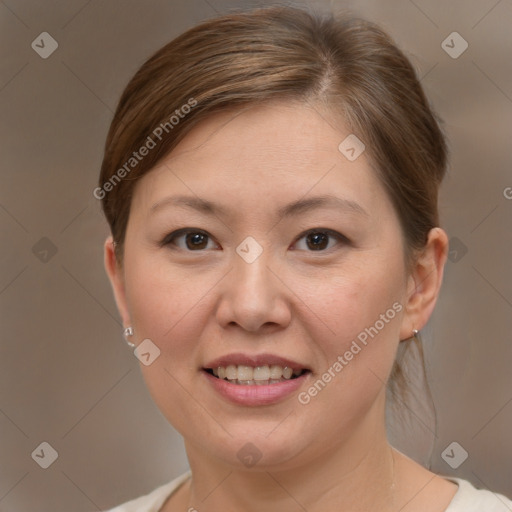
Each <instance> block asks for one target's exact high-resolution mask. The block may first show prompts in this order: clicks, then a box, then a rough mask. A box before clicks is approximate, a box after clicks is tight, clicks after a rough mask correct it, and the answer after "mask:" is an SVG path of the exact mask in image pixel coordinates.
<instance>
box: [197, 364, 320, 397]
mask: <svg viewBox="0 0 512 512" xmlns="http://www.w3.org/2000/svg"><path fill="white" fill-rule="evenodd" d="M241 364H243V363H241ZM273 364H281V363H273ZM220 366H224V364H221V365H220ZM248 366H252V363H251V364H250V365H248ZM201 373H202V374H203V375H204V376H205V378H206V379H207V381H208V382H209V383H210V384H211V385H212V387H213V389H214V390H215V391H217V392H218V393H219V394H220V395H222V396H223V397H224V398H227V399H228V400H229V401H231V402H233V403H235V404H237V405H245V406H257V405H270V404H274V403H277V402H279V401H281V400H283V399H284V398H286V397H287V396H289V395H291V394H292V393H293V392H295V391H297V389H298V388H299V387H300V386H302V384H303V383H304V381H305V379H307V378H308V376H309V375H310V372H305V373H303V374H302V375H300V376H299V377H297V378H295V379H290V380H286V381H283V382H279V383H276V384H266V385H256V384H255V385H244V384H231V382H228V381H227V380H223V379H219V378H217V377H215V376H214V375H211V374H210V373H208V372H207V371H204V370H203V371H202V372H201Z"/></svg>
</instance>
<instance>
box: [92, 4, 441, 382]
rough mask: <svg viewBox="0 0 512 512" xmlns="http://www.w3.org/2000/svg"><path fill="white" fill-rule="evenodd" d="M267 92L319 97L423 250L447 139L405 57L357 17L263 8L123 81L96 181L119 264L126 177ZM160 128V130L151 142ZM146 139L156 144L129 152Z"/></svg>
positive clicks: (170, 48) (129, 191) (183, 38)
mask: <svg viewBox="0 0 512 512" xmlns="http://www.w3.org/2000/svg"><path fill="white" fill-rule="evenodd" d="M276 99H277V100H279V99H283V100H296V101H304V102H310V101H316V102H321V103H323V104H324V105H329V106H330V108H331V110H334V111H335V112H339V113H340V116H341V119H343V121H344V122H345V123H346V124H347V125H348V127H349V128H350V130H351V131H352V132H353V133H355V134H356V135H357V137H358V138H360V139H361V140H362V141H363V142H364V144H365V146H366V152H367V153H366V154H367V155H368V157H369V160H370V162H371V163H372V166H373V167H374V169H375V172H376V173H377V174H378V176H379V177H380V179H381V180H382V183H383V184H384V185H385V187H386V190H387V192H388V194H389V196H390V198H391V200H392V203H393V205H394V208H395V209H396V211H397V213H398V217H399V219H400V223H401V226H402V232H403V237H404V240H405V244H404V245H405V247H406V257H407V258H408V259H410V256H411V255H413V254H414V252H415V251H417V250H421V249H422V248H423V247H424V245H425V243H426V240H427V235H428V232H429V230H430V229H431V228H433V227H435V226H437V225H438V224H439V219H438V210H437V195H438V188H439V185H440V183H441V180H442V178H443V175H444V173H445V169H446V160H447V146H446V142H445V139H444V137H443V134H442V132H441V130H440V128H439V125H438V121H437V119H436V116H435V114H434V113H433V112H432V110H431V108H430V107H429V104H428V101H427V99H426V97H425V94H424V92H423V90H422V87H421V85H420V83H419V80H418V78H417V76H416V73H415V71H414V69H413V68H412V66H411V63H410V62H409V60H408V59H407V58H406V57H405V55H404V54H403V53H402V52H401V51H400V50H399V49H398V48H397V47H396V45H395V44H394V42H393V41H392V39H391V38H390V37H389V36H388V35H387V34H386V33H385V32H384V31H383V30H381V29H380V28H379V27H378V26H376V25H375V24H373V23H371V22H368V21H366V20H363V19H360V18H356V17H352V16H348V15H342V16H333V15H326V16H320V15H313V14H311V13H309V12H307V11H304V10H301V9H297V8H290V7H270V8H264V9H256V10H252V11H250V12H239V13H232V14H229V15H225V16H222V17H218V18H216V19H212V20H209V21H206V22H203V23H201V24H200V25H198V26H196V27H193V28H191V29H190V30H188V31H186V32H185V33H183V34H182V35H180V36H179V37H177V38H176V39H174V40H173V41H171V42H170V43H168V44H167V45H166V46H164V47H163V48H161V49H160V50H158V51H157V52H156V53H155V54H154V55H153V56H152V57H151V58H150V59H149V60H147V62H145V63H144V64H143V65H142V67H141V68H140V69H139V70H138V71H137V73H136V74H135V76H134V77H133V78H132V79H131V81H130V82H129V84H128V85H127V87H126V89H125V90H124V92H123V94H122V96H121V99H120V101H119V105H118V107H117V110H116V112H115V117H114V120H113V121H112V124H111V126H110V131H109V133H108V137H107V141H106V148H105V155H104V159H103V164H102V167H101V175H100V181H99V187H98V189H96V190H97V191H98V190H99V191H101V192H100V193H99V196H100V198H101V199H102V206H103V210H104V212H105V215H106V218H107V220H108V222H109V224H110V228H111V230H112V234H113V237H114V240H115V242H116V251H117V256H118V260H119V261H121V257H122V246H123V241H124V236H125V231H126V226H127V221H128V216H129V212H130V202H131V198H132V195H133V191H134V187H135V185H136V181H137V178H140V177H142V176H143V175H145V174H146V173H147V172H149V171H151V169H152V168H154V166H155V164H157V162H159V161H160V160H161V159H162V158H163V157H164V156H166V155H167V154H168V153H169V152H170V151H171V150H172V149H173V148H174V147H175V146H176V145H177V144H178V142H179V141H180V140H181V139H183V137H184V136H185V135H186V134H187V133H188V132H189V131H190V130H191V129H192V128H193V127H194V126H195V125H197V123H199V122H200V121H201V120H203V119H205V118H206V117H208V116H211V115H212V114H213V113H215V112H218V111H220V110H226V109H228V108H229V109H237V108H242V107H244V106H250V105H254V104H256V103H261V102H265V101H272V100H276ZM185 107H186V108H185ZM189 107H190V108H189ZM173 117H174V118H175V119H174V120H173ZM178 117H179V119H178ZM176 120H178V122H177V123H175V122H174V121H176ZM159 127H160V131H161V132H162V133H161V134H160V135H162V134H163V131H165V132H166V133H165V136H164V137H162V138H161V139H159V140H158V142H157V141H156V140H153V139H154V138H156V136H155V132H156V133H160V132H158V129H159ZM149 139H151V140H152V142H155V143H156V142H157V143H156V146H154V147H152V148H151V150H150V151H144V153H146V156H144V158H143V159H140V160H139V159H138V158H137V159H135V157H134V156H133V155H134V151H137V150H138V149H139V148H142V147H143V146H144V145H146V146H147V145H148V144H149ZM340 142H341V141H340ZM127 162H130V165H129V166H127ZM131 164H133V165H131ZM122 169H124V171H122ZM121 171H122V172H121ZM116 173H117V174H116ZM128 173H129V175H128V176H127V174H128ZM121 175H122V176H121ZM121 178H122V179H121ZM106 184H109V186H108V187H107V186H105V185H106ZM106 192H108V193H106ZM95 195H96V197H98V195H97V194H96V193H95ZM397 372H398V369H397V368H394V369H393V376H392V378H393V377H397V375H398V373H397Z"/></svg>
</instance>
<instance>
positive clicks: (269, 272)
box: [105, 102, 456, 512]
mask: <svg viewBox="0 0 512 512" xmlns="http://www.w3.org/2000/svg"><path fill="white" fill-rule="evenodd" d="M349 133H350V131H349V130H348V129H347V128H346V127H345V126H344V125H343V124H342V123H340V121H339V120H336V119H333V118H331V117H329V114H328V113H327V112H325V111H322V110H321V108H320V107H319V106H317V107H315V108H311V107H308V106H305V105H303V104H293V103H285V102H281V103H274V104H268V105H266V106H258V107H253V108H250V109H246V110H244V111H242V112H237V113H235V114H233V113H227V112H225V113H222V114H216V115H213V116H211V117H210V118H209V119H207V120H205V121H203V122H202V123H201V124H199V125H198V126H196V127H195V128H194V129H193V130H192V131H191V132H190V133H189V134H188V135H187V136H186V137H185V138H184V139H183V140H182V141H181V142H180V144H179V145H178V146H177V147H176V148H175V150H174V151H172V152H171V154H170V155H169V156H168V157H167V158H166V159H165V160H164V161H162V162H161V164H160V165H159V166H158V167H157V168H155V169H153V170H152V171H151V172H150V173H148V174H147V175H146V176H144V178H142V179H141V180H140V181H139V183H138V184H137V187H136V190H135V194H134V197H133V200H132V205H131V212H130V217H129V222H128V226H127V232H126V241H125V246H124V260H123V264H122V265H120V264H119V263H118V262H117V261H116V258H115V254H114V251H113V245H112V239H111V238H109V239H107V241H106V243H105V265H106V269H107V273H108V275H109V277H110V280H111V282H112V286H113V289H114V294H115V298H116V301H117V305H118V308H119V311H120V314H121V316H122V319H123V322H124V324H125V326H127V325H131V326H133V328H134V331H135V335H134V337H133V340H134V342H135V343H136V344H138V343H140V342H141V341H142V340H143V339H145V338H150V339H151V340H152V341H153V343H155V344H156V345H157V346H158V347H159V349H160V351H161V354H160V357H158V358H157V359H156V360H155V361H154V362H153V363H152V364H151V365H149V366H144V365H142V364H141V371H142V372H143V375H144V378H145V381H146V383H147V386H148V389H149V391H150V393H151V395H152V397H153V399H154V401H155V402H156V404H157V406H158V407H159V408H160V410H161V411H162V413H163V414H164V415H165V417H166V418H167V419H168V421H169V422H170V423H171V424H172V425H173V426H174V427H175V428H176V429H177V430H178V431H179V432H180V433H181V434H182V435H183V437H184V440H185V447H186V451H187V455H188V458H189V463H190V467H191V469H192V473H193V477H192V480H189V481H187V483H185V484H184V485H183V486H181V488H180V489H179V490H178V491H177V492H176V493H175V494H173V495H172V496H171V498H170V499H169V500H168V501H167V502H166V503H165V505H164V507H163V508H162V510H164V511H170V510H188V509H189V508H190V507H193V508H195V509H197V510H200V511H201V512H205V511H206V512H208V511H218V510H246V511H252V510H254V511H256V510H267V511H270V512H272V511H277V510H279V511H281V512H282V511H290V512H292V511H296V510H304V509H307V510H308V512H316V511H320V510H322V511H325V510H336V511H340V510H341V511H351V512H352V511H356V510H380V511H386V510H399V509H400V510H402V511H403V512H408V511H413V510H421V511H423V512H425V511H427V512H429V511H431V512H435V511H437V512H439V511H442V510H445V508H446V506H447V505H448V503H449V502H450V500H451V498H452V497H453V495H454V493H455V491H456V485H455V484H453V483H451V482H449V481H447V480H444V479H443V478H441V477H437V476H435V475H434V474H432V473H430V472H429V471H427V470H426V469H424V468H423V467H421V466H419V465H418V464H416V463H415V462H413V461H412V460H410V459H408V458H407V457H405V456H404V455H402V454H400V453H399V452H397V451H396V450H394V449H392V448H391V446H390V445H389V443H388V441H387V439H386V433H385V422H384V406H385V383H386V381H387V379H388V376H389V374H390V371H391V368H392V364H393V361H394V358H395V353H396V349H397V347H398V343H399V342H400V340H404V339H407V338H410V337H411V335H412V331H413V329H418V330H421V329H422V328H423V326H424V325H425V323H426V322H427V320H428V318H429V316H430V315H431V313H432V310H433V308H434V305H435V302H436V299H437V296H438V293H439V289H440V286H441V281H442V276H443V268H444V264H445V261H446V254H447V246H448V240H447V236H446V233H445V232H444V231H443V230H442V229H440V228H435V229H433V230H431V231H430V233H429V237H428V242H427V245H426V246H425V249H424V251H423V252H422V253H421V254H420V255H419V256H418V258H417V261H416V262H415V264H414V267H413V268H412V270H410V271H409V272H408V271H407V269H406V266H405V258H404V254H405V250H404V240H403V234H402V231H401V227H400V224H399V220H398V217H397V215H396V213H395V211H394V209H393V206H392V204H391V202H390V199H389V198H388V196H387V194H386V192H385V189H384V188H383V186H382V184H381V183H380V182H379V180H378V178H377V177H376V175H375V173H374V171H373V170H372V169H371V167H370V163H369V160H368V158H367V155H366V153H363V154H362V155H361V156H359V157H358V158H357V159H356V160H355V161H353V162H350V161H349V160H347V159H346V158H345V157H344V156H343V155H342V154H341V153H340V151H339V150H338V145H339V144H340V142H341V141H342V140H343V139H345V137H347V135H349ZM175 194H185V195H188V196H192V197H197V196H198V197H200V198H204V199H208V200H211V201H214V202H218V203H220V204H221V205H222V206H223V207H225V208H226V210H227V213H226V215H224V214H221V213H217V214H216V215H207V214H205V213H201V212H198V211H195V210H192V209H187V208H184V207H177V206H172V205H169V204H161V206H160V207H156V208H155V206H154V205H156V204H158V203H161V202H162V201H164V200H165V198H168V197H169V196H172V195H175ZM325 194H331V195H335V196H337V197H340V198H344V199H348V200H350V201H352V202H355V203H357V204H358V205H359V207H360V208H361V210H364V213H361V212H359V211H355V210H353V209H347V208H343V209H340V208H338V207H334V208H333V207H329V208H326V207H321V208H318V209H314V210H310V211H308V212H305V213H302V214H297V215H294V216H291V217H289V218H285V217H280V216H278V215H277V213H276V212H277V210H278V209H279V208H280V207H282V206H284V205H286V204H288V203H291V202H293V201H296V200H299V199H304V198H310V197H316V196H320V195H325ZM181 228H195V229H196V231H197V229H200V230H202V231H204V232H206V233H207V234H208V239H206V241H205V242H204V244H203V245H202V246H201V248H200V249H194V248H193V247H192V249H190V248H187V245H186V238H185V236H183V235H182V236H181V237H179V238H176V239H174V245H173V243H172V241H171V242H169V244H168V245H166V246H162V245H161V244H160V242H161V241H162V240H163V239H164V238H165V237H166V236H167V235H169V234H170V233H172V232H173V231H175V230H178V229H181ZM316 228H325V229H330V230H332V231H335V232H337V233H340V234H342V235H344V236H345V237H346V238H347V240H343V239H340V240H337V239H336V238H335V237H330V238H329V239H328V241H329V245H328V247H327V248H325V249H323V250H314V241H311V240H309V242H308V239H307V237H305V236H301V235H304V232H305V231H306V230H310V229H316ZM247 236H251V237H253V238H254V239H255V240H256V241H257V242H258V243H259V244H260V246H261V247H262V249H263V252H262V254H261V255H260V256H259V257H258V258H257V259H256V260H255V261H254V262H252V263H247V262H246V261H244V259H242V258H241V257H240V256H239V255H238V254H237V252H236V251H235V249H236V248H237V246H238V245H239V244H240V243H241V242H242V241H243V240H244V239H245V238H246V237H247ZM168 241H169V239H168ZM189 247H190V246H189ZM312 247H313V248H312ZM322 247H323V246H322ZM395 302H398V303H400V304H401V305H402V306H403V307H402V310H401V311H400V312H399V313H397V314H396V316H395V317H394V318H393V319H392V320H390V321H389V322H388V323H386V324H385V327H384V328H383V329H381V330H380V331H379V333H378V335H377V336H375V337H374V338H373V339H371V340H370V341H369V343H368V344H367V346H365V347H364V348H363V349H362V350H361V351H360V352H359V353H358V354H357V355H356V356H355V357H354V358H353V359H352V360H351V361H350V362H349V364H347V365H346V366H345V367H344V368H343V370H342V371H341V372H339V373H337V374H336V377H335V378H333V379H332V380H331V382H329V384H328V385H327V386H325V388H324V389H323V390H322V391H321V392H320V393H318V394H317V395H316V396H315V397H314V398H312V399H311V401H310V402H309V403H308V404H307V405H303V404H301V403H299V402H298V400H297V393H293V394H292V395H291V396H290V397H288V398H286V399H285V400H282V401H280V402H279V403H277V404H273V405H266V406H256V407H247V406H240V405H235V404H233V403H231V402H228V401H227V400H226V399H224V398H223V397H221V396H220V395H219V394H217V392H216V391H214V390H213V388H212V386H211V385H210V383H209V382H208V381H207V380H206V379H205V378H204V375H203V373H202V370H201V368H202V367H203V366H205V365H206V363H207V362H208V361H211V360H212V359H214V358H217V357H219V356H223V355H225V354H229V353H233V352H242V353H247V354H260V353H272V354H277V355H279V356H282V357H287V358H291V359H293V360H295V361H298V362H300V363H302V364H303V365H304V366H307V367H308V368H309V369H310V370H311V374H310V375H309V376H308V378H307V379H306V382H305V383H304V384H303V385H302V387H301V388H300V389H299V392H301V391H305V390H307V389H308V387H309V386H311V384H312V383H313V382H315V381H316V380H317V379H318V378H320V377H321V376H322V374H323V373H324V372H326V371H327V370H328V368H329V367H332V365H333V363H334V362H335V361H336V360H337V357H338V356H339V355H342V354H344V353H345V352H346V351H347V350H348V348H349V347H350V345H351V343H352V341H353V340H354V339H356V337H357V335H358V334H359V333H360V332H362V331H364V329H365V328H366V327H369V326H373V325H374V324H375V322H376V320H378V319H379V318H380V315H381V314H383V313H385V312H386V311H387V310H388V309H389V308H391V307H392V305H393V303H395ZM249 442H250V443H252V444H253V445H255V446H256V447H257V449H258V451H259V453H260V454H261V459H260V460H259V461H258V462H257V464H256V465H255V466H253V467H251V468H247V467H245V466H244V464H242V462H241V461H240V460H239V458H238V457H237V453H238V452H239V450H240V449H241V448H242V447H243V446H244V445H246V443H249Z"/></svg>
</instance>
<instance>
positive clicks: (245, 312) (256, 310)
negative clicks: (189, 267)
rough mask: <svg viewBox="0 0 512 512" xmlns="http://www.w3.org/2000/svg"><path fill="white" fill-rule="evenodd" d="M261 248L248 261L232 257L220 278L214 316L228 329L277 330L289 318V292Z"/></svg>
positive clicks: (283, 326) (286, 323) (284, 324)
mask: <svg viewBox="0 0 512 512" xmlns="http://www.w3.org/2000/svg"><path fill="white" fill-rule="evenodd" d="M264 254H265V251H264V252H263V254H261V255H260V256H259V257H258V258H257V259H256V260H255V261H253V262H252V263H247V262H246V261H244V260H243V259H242V258H240V257H238V255H236V256H235V261H234V268H233V269H232V270H231V272H229V273H228V274H227V276H226V277H225V278H224V279H223V281H222V285H221V292H220V293H221V297H220V302H219V305H218V308H217V312H216V316H217V321H218V322H219V324H220V325H221V326H222V327H224V328H228V327H229V326H234V325H238V326H239V327H241V328H242V329H245V330H246V331H250V332H260V331H265V333H269V332H270V331H272V330H279V329H282V328H285V327H286V326H287V325H289V323H290V321H291V311H290V300H289V299H290V294H291V291H290V290H289V288H287V286H286V285H285V284H284V283H283V281H281V279H280V278H279V277H278V276H279V272H278V270H277V269H274V268H271V267H272V265H269V263H270V262H269V261H268V259H267V258H266V257H265V256H264Z"/></svg>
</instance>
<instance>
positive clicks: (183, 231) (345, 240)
mask: <svg viewBox="0 0 512 512" xmlns="http://www.w3.org/2000/svg"><path fill="white" fill-rule="evenodd" d="M191 233H192V234H202V235H205V236H207V237H208V238H209V240H212V241H213V239H212V237H211V236H210V235H209V234H208V233H207V232H206V231H203V230H202V229H194V228H183V229H178V230H177V231H173V232H172V233H169V234H168V235H166V236H165V237H164V239H163V240H162V241H161V242H160V246H161V247H168V246H171V245H175V244H173V241H174V240H175V239H176V238H178V237H180V236H182V235H187V234H191ZM310 234H326V235H328V236H329V237H331V238H335V239H337V240H338V242H341V243H343V244H346V245H347V244H350V240H349V239H348V238H347V237H346V236H344V235H342V234H341V233H338V232H337V231H333V230H332V229H327V228H314V229H309V230H307V231H304V232H303V233H301V234H300V235H299V236H298V237H297V238H296V240H295V242H294V245H295V244H296V243H297V242H298V241H299V240H301V239H302V238H305V237H306V236H308V235H310ZM173 249H181V250H183V251H186V252H204V251H205V250H206V249H198V250H196V251H194V250H189V249H183V248H181V247H178V246H176V245H175V247H174V248H173ZM331 250H332V247H330V248H327V249H320V250H318V251H314V250H311V251H307V252H311V253H316V252H324V253H325V252H330V251H331Z"/></svg>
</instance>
